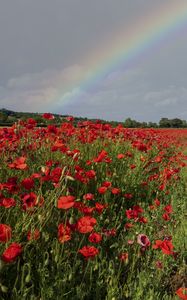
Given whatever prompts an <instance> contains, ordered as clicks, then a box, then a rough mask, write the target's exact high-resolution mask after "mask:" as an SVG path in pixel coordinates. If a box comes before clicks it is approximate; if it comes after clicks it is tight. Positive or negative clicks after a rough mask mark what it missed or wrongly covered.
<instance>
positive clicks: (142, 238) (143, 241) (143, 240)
mask: <svg viewBox="0 0 187 300" xmlns="http://www.w3.org/2000/svg"><path fill="white" fill-rule="evenodd" d="M137 243H138V244H139V245H140V246H142V247H144V248H147V247H149V246H150V244H151V243H150V240H149V239H148V237H147V235H145V234H139V235H138V237H137Z"/></svg>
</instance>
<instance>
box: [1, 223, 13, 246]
mask: <svg viewBox="0 0 187 300" xmlns="http://www.w3.org/2000/svg"><path fill="white" fill-rule="evenodd" d="M11 236H12V229H11V227H10V226H9V225H6V224H0V242H1V243H6V242H8V241H9V240H10V239H11Z"/></svg>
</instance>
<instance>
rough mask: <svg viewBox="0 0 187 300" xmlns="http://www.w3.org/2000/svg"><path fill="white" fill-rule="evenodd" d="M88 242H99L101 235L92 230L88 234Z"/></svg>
mask: <svg viewBox="0 0 187 300" xmlns="http://www.w3.org/2000/svg"><path fill="white" fill-rule="evenodd" d="M88 240H89V242H91V243H96V244H97V243H100V242H101V240H102V236H101V235H100V234H99V233H96V232H93V233H91V234H90V235H89V238H88Z"/></svg>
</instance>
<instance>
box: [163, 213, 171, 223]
mask: <svg viewBox="0 0 187 300" xmlns="http://www.w3.org/2000/svg"><path fill="white" fill-rule="evenodd" d="M162 218H163V219H164V220H165V221H169V220H170V216H169V215H168V214H166V213H165V214H163V215H162Z"/></svg>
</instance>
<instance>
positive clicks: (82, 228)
mask: <svg viewBox="0 0 187 300" xmlns="http://www.w3.org/2000/svg"><path fill="white" fill-rule="evenodd" d="M96 223H97V221H96V219H95V218H92V217H91V216H85V217H82V218H80V219H79V220H78V222H77V230H78V231H79V232H81V233H87V232H91V231H92V230H93V228H94V226H95V225H96Z"/></svg>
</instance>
